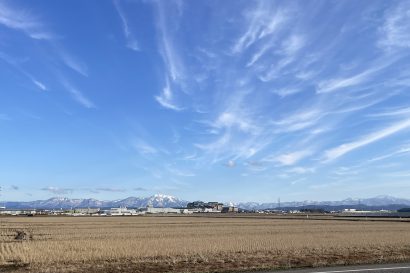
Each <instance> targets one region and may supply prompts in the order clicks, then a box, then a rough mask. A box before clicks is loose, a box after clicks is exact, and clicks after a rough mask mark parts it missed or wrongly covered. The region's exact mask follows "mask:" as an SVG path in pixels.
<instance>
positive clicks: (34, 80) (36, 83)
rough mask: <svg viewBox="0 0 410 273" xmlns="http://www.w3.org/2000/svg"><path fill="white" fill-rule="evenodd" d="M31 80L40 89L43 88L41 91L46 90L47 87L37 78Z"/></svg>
mask: <svg viewBox="0 0 410 273" xmlns="http://www.w3.org/2000/svg"><path fill="white" fill-rule="evenodd" d="M31 80H32V82H33V83H34V84H35V85H36V86H37V87H38V88H40V89H41V90H43V91H46V90H47V87H46V86H45V85H44V84H43V83H42V82H39V81H38V80H36V79H31Z"/></svg>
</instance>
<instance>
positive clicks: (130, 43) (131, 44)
mask: <svg viewBox="0 0 410 273" xmlns="http://www.w3.org/2000/svg"><path fill="white" fill-rule="evenodd" d="M113 2H114V6H115V9H116V11H117V13H118V15H119V16H120V19H121V23H122V29H123V32H124V36H125V38H126V39H127V45H126V46H127V47H128V48H129V49H132V50H134V51H139V50H140V47H139V43H138V41H137V39H136V38H135V37H134V35H133V34H132V32H131V30H130V26H129V23H128V20H127V17H126V15H125V13H124V11H123V9H122V7H121V5H120V2H119V1H118V0H114V1H113Z"/></svg>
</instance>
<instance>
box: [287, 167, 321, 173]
mask: <svg viewBox="0 0 410 273" xmlns="http://www.w3.org/2000/svg"><path fill="white" fill-rule="evenodd" d="M286 172H288V173H295V174H308V173H314V172H315V168H304V167H294V168H291V169H289V170H287V171H286Z"/></svg>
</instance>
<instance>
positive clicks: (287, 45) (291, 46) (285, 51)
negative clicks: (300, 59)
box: [259, 34, 305, 82]
mask: <svg viewBox="0 0 410 273" xmlns="http://www.w3.org/2000/svg"><path fill="white" fill-rule="evenodd" d="M304 45H305V38H304V37H302V36H301V35H297V34H292V35H290V36H289V37H288V38H287V39H286V40H285V41H284V42H283V43H282V45H281V48H280V49H279V50H277V51H276V54H277V55H279V56H281V58H279V60H278V61H277V63H275V64H273V65H271V67H270V68H269V71H267V72H266V73H265V74H264V75H261V76H259V79H260V80H261V81H263V82H269V81H272V80H274V79H276V78H278V77H279V76H280V75H281V74H283V73H284V72H283V69H284V68H286V67H288V66H289V65H291V64H292V63H294V61H295V60H297V58H296V57H297V54H298V51H299V50H300V49H301V48H303V46H304Z"/></svg>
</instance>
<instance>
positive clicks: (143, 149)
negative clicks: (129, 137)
mask: <svg viewBox="0 0 410 273" xmlns="http://www.w3.org/2000/svg"><path fill="white" fill-rule="evenodd" d="M131 146H132V147H133V148H134V149H135V150H136V151H137V152H138V153H139V154H141V155H155V154H157V153H158V150H157V149H156V148H154V147H153V146H151V145H149V144H148V143H146V142H145V141H144V140H142V139H139V138H137V139H134V140H133V141H132V143H131Z"/></svg>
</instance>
